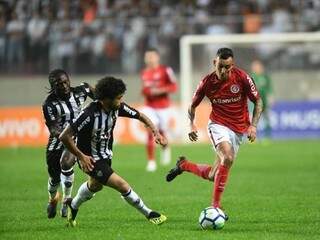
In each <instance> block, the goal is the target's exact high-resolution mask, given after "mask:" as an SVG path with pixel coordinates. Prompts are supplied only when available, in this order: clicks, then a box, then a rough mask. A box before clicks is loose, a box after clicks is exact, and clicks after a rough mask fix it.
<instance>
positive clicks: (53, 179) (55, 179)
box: [49, 175, 60, 186]
mask: <svg viewBox="0 0 320 240" xmlns="http://www.w3.org/2000/svg"><path fill="white" fill-rule="evenodd" d="M49 182H50V185H51V186H57V185H59V184H60V175H59V176H58V175H57V176H53V177H50V179H49Z"/></svg>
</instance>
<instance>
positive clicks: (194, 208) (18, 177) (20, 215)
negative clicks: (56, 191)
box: [0, 140, 320, 240]
mask: <svg viewBox="0 0 320 240" xmlns="http://www.w3.org/2000/svg"><path fill="white" fill-rule="evenodd" d="M172 153H173V158H174V159H175V158H176V157H177V156H178V155H180V154H185V155H186V156H188V157H189V158H190V159H192V160H194V161H197V162H203V163H210V164H211V163H212V155H213V152H212V150H211V146H210V145H207V144H192V145H181V146H180V145H178V146H173V152H172ZM44 156H45V152H44V149H42V148H21V149H20V148H19V149H0V189H1V191H0V239H59V240H60V239H75V240H81V239H84V240H89V239H95V240H98V239H117V240H120V239H152V240H157V239H161V240H163V239H183V240H188V239H219V240H223V239H232V240H234V239H246V240H247V239H260V240H261V239H281V240H283V239H290V240H292V239H320V141H316V140H314V141H278V142H273V143H270V144H269V145H266V146H264V145H262V144H244V145H243V146H241V148H240V152H239V154H238V158H237V159H236V162H235V164H234V166H233V168H232V170H231V174H230V178H229V182H228V185H227V188H226V191H225V193H224V197H223V202H222V203H223V206H224V208H225V210H226V212H227V213H228V214H229V216H230V220H229V221H228V222H227V223H226V225H225V227H224V229H222V230H220V231H203V230H201V229H200V228H199V226H198V216H199V214H200V212H201V210H202V209H203V208H205V207H207V206H209V205H210V200H211V192H212V183H211V182H208V181H204V180H202V179H200V178H198V177H196V176H193V175H191V174H188V173H185V174H183V175H181V176H179V177H178V178H177V179H176V180H174V181H173V182H172V183H167V182H166V181H165V174H166V172H167V171H168V170H169V168H170V167H171V166H172V165H173V164H174V163H175V160H174V161H173V162H172V164H171V166H170V167H159V169H158V171H157V172H156V173H147V172H145V170H144V168H145V160H144V159H145V153H144V147H143V146H141V145H135V146H120V145H119V146H117V145H116V146H115V147H114V159H113V168H114V169H115V171H116V172H117V173H118V174H119V175H121V176H123V177H124V178H125V179H126V180H127V181H128V182H129V183H130V184H131V186H132V187H133V189H134V190H135V191H136V192H137V193H138V194H139V195H140V196H141V197H142V198H143V200H144V202H145V203H146V204H147V205H149V206H150V207H152V208H154V209H156V210H160V211H161V212H163V213H164V214H165V215H167V217H168V221H167V222H166V223H165V224H163V225H161V226H154V225H152V224H151V223H149V222H147V221H146V220H145V218H144V217H142V216H141V215H140V214H139V213H138V212H137V211H136V210H135V209H134V208H132V207H130V206H129V205H128V204H126V203H125V202H124V201H123V200H122V199H121V198H120V196H119V194H118V193H117V192H115V191H114V190H112V189H109V188H105V189H103V190H102V191H101V192H99V193H98V194H97V195H96V196H95V197H94V198H93V199H92V200H90V201H88V202H86V203H85V204H84V205H82V207H81V208H80V210H79V214H78V218H77V221H78V226H77V227H76V228H67V227H65V222H66V220H65V219H62V218H61V217H60V216H56V218H55V219H51V220H49V219H47V217H46V210H45V209H46V204H47V191H46V188H47V172H46V164H45V159H44ZM85 179H86V176H85V175H84V174H83V173H82V172H81V171H79V169H78V167H76V178H75V187H74V190H73V195H74V194H75V193H76V191H77V189H78V186H79V185H80V184H81V183H82V182H83V181H84V180H85Z"/></svg>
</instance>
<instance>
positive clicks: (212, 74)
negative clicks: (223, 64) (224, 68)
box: [201, 72, 216, 84]
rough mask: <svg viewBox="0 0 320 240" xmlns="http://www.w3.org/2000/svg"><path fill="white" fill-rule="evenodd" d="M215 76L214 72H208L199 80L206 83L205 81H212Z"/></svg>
mask: <svg viewBox="0 0 320 240" xmlns="http://www.w3.org/2000/svg"><path fill="white" fill-rule="evenodd" d="M215 76H216V74H215V72H211V73H208V74H207V75H205V76H204V77H203V78H202V79H201V82H202V83H203V84H207V83H208V82H210V81H214V80H215V78H216V77H215Z"/></svg>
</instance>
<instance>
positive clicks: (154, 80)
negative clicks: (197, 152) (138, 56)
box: [141, 48, 177, 172]
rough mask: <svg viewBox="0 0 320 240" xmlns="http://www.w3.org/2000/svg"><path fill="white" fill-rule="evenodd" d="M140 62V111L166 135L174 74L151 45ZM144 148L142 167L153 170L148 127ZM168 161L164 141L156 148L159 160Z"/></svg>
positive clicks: (152, 154)
mask: <svg viewBox="0 0 320 240" xmlns="http://www.w3.org/2000/svg"><path fill="white" fill-rule="evenodd" d="M144 62H145V65H146V66H145V68H144V69H143V70H142V71H141V80H142V95H143V96H144V98H145V106H144V107H143V108H142V110H141V112H143V113H144V114H145V115H147V116H148V117H149V118H150V119H151V121H152V122H153V123H154V124H155V125H156V126H157V127H158V128H159V129H160V132H161V134H162V135H165V136H167V135H168V130H169V120H170V116H171V115H172V109H171V100H170V94H172V93H174V92H176V90H177V82H176V77H175V75H174V73H173V70H172V68H171V67H168V66H165V65H162V64H160V55H159V52H158V50H157V49H155V48H150V49H148V50H147V51H146V52H145V54H144ZM146 150H147V159H148V164H147V167H146V170H147V171H149V172H153V171H155V170H156V168H157V164H156V160H155V144H154V139H153V134H152V133H151V132H150V131H148V136H147V144H146ZM170 161H171V151H170V147H169V145H167V146H166V147H163V148H161V150H160V163H162V164H163V165H168V164H170Z"/></svg>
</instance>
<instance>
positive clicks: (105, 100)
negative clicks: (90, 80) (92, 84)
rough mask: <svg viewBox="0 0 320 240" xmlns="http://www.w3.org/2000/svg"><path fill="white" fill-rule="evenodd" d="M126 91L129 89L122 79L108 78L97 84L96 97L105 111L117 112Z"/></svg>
mask: <svg viewBox="0 0 320 240" xmlns="http://www.w3.org/2000/svg"><path fill="white" fill-rule="evenodd" d="M126 90H127V87H126V85H125V83H124V82H123V81H122V80H121V79H118V78H114V77H109V76H107V77H104V78H102V79H100V80H99V81H98V83H97V84H96V88H95V97H96V99H98V100H99V101H100V103H101V104H102V106H103V108H104V109H105V110H117V109H119V107H120V103H121V102H122V97H123V95H124V94H125V92H126Z"/></svg>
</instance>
